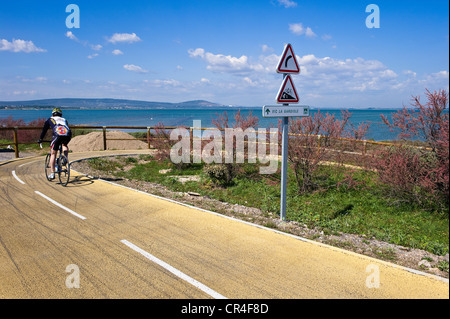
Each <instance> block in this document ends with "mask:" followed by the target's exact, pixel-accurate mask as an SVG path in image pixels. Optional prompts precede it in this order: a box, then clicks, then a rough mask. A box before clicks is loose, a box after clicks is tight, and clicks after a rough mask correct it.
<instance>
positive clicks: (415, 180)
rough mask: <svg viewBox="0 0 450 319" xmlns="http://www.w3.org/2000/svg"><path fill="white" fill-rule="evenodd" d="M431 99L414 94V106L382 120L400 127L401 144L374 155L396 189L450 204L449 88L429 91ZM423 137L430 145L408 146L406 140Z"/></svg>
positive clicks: (420, 198) (382, 174)
mask: <svg viewBox="0 0 450 319" xmlns="http://www.w3.org/2000/svg"><path fill="white" fill-rule="evenodd" d="M426 96H427V99H428V101H427V102H426V103H425V104H423V103H421V102H420V97H413V99H412V108H407V107H403V109H402V110H399V111H398V112H397V113H394V114H393V116H392V120H391V121H389V120H388V119H387V118H386V117H385V116H382V120H383V121H384V123H385V124H386V125H388V126H389V127H390V128H391V129H392V130H398V131H399V136H398V137H399V139H400V140H401V147H399V148H398V149H396V150H395V151H393V150H390V149H386V150H384V151H381V152H379V153H378V154H377V156H376V157H374V164H375V168H376V169H377V170H378V172H379V178H380V180H381V181H382V182H384V183H386V184H388V185H389V186H390V187H391V188H392V190H393V191H394V192H395V193H397V194H399V195H401V196H404V195H409V196H408V197H409V198H410V199H412V200H414V201H416V202H419V203H422V202H424V201H438V203H437V204H438V206H442V205H443V206H444V207H443V208H444V209H447V213H448V205H449V115H448V112H445V111H446V109H447V106H448V94H447V92H446V91H443V90H439V91H435V92H430V91H429V90H427V91H426ZM410 139H420V140H422V141H423V142H425V144H426V146H428V148H415V149H412V148H411V147H407V146H406V141H407V140H410Z"/></svg>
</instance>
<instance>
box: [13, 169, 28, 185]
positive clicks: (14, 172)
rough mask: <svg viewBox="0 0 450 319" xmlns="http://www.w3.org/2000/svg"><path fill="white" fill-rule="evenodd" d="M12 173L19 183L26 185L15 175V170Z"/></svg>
mask: <svg viewBox="0 0 450 319" xmlns="http://www.w3.org/2000/svg"><path fill="white" fill-rule="evenodd" d="M12 175H13V176H14V178H15V179H16V180H17V181H18V182H19V183H21V184H22V185H26V184H25V183H24V182H23V181H22V180H21V179H20V178H18V177H17V175H16V171H12Z"/></svg>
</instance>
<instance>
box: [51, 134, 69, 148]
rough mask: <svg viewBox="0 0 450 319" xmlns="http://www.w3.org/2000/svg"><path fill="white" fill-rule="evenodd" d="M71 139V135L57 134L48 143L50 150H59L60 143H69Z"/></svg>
mask: <svg viewBox="0 0 450 319" xmlns="http://www.w3.org/2000/svg"><path fill="white" fill-rule="evenodd" d="M71 139H72V137H70V136H57V137H54V138H53V140H52V143H51V144H50V147H51V149H52V150H59V147H60V146H61V145H66V146H67V144H69V142H70V140H71Z"/></svg>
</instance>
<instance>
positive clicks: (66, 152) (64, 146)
mask: <svg viewBox="0 0 450 319" xmlns="http://www.w3.org/2000/svg"><path fill="white" fill-rule="evenodd" d="M70 140H71V138H70V137H67V138H64V141H63V142H62V150H63V153H64V155H65V156H66V158H67V160H69V145H68V144H69V142H70Z"/></svg>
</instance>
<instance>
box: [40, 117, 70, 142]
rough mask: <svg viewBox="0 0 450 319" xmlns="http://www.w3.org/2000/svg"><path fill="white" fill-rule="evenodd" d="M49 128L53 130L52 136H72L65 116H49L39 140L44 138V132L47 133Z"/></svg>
mask: <svg viewBox="0 0 450 319" xmlns="http://www.w3.org/2000/svg"><path fill="white" fill-rule="evenodd" d="M49 128H51V129H52V132H53V138H56V137H61V136H64V137H69V138H70V137H72V132H71V130H70V128H69V124H68V123H67V121H66V119H65V118H62V117H59V116H52V117H51V118H49V119H48V120H47V121H46V122H45V124H44V128H43V129H42V133H41V138H40V139H41V140H42V139H44V137H45V134H47V131H48V129H49Z"/></svg>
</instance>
